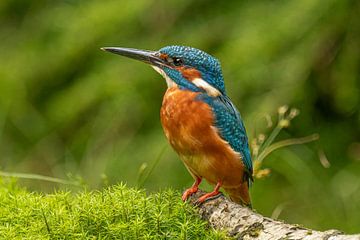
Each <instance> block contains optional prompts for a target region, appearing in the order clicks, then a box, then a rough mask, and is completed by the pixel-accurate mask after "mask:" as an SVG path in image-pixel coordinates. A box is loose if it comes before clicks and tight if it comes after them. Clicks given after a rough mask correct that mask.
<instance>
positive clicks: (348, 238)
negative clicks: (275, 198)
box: [190, 190, 360, 240]
mask: <svg viewBox="0 0 360 240" xmlns="http://www.w3.org/2000/svg"><path fill="white" fill-rule="evenodd" d="M202 194H204V192H203V191H201V190H200V191H198V192H197V193H196V194H194V195H192V196H191V197H190V202H191V204H193V205H195V201H196V199H198V198H199V196H201V195H202ZM198 208H199V213H200V215H201V217H202V218H204V219H205V220H207V221H208V222H209V224H210V225H211V226H212V227H214V228H216V229H225V230H226V231H227V232H228V234H229V235H230V236H232V237H235V238H236V239H258V240H265V239H266V240H268V239H294V240H297V239H306V240H312V239H325V240H340V239H341V240H360V234H354V235H346V234H344V233H342V232H341V231H338V230H328V231H324V232H321V231H315V230H311V229H308V228H304V227H301V226H298V225H291V224H287V223H284V222H280V221H276V220H273V219H271V218H267V217H264V216H262V215H260V214H258V213H256V212H254V211H252V210H251V209H249V208H247V207H243V206H241V205H239V204H236V203H234V202H231V201H230V200H228V199H227V198H226V197H224V196H220V197H218V198H216V199H213V200H209V201H207V202H205V203H203V204H201V205H200V206H198Z"/></svg>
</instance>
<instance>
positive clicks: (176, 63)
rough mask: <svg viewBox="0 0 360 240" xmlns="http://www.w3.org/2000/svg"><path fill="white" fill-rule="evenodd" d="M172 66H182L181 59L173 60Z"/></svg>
mask: <svg viewBox="0 0 360 240" xmlns="http://www.w3.org/2000/svg"><path fill="white" fill-rule="evenodd" d="M173 64H174V65H175V66H181V65H182V64H183V61H182V59H181V58H173Z"/></svg>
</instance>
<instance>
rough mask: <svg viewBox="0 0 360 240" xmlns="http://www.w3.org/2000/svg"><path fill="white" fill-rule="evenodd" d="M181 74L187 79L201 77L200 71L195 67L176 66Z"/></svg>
mask: <svg viewBox="0 0 360 240" xmlns="http://www.w3.org/2000/svg"><path fill="white" fill-rule="evenodd" d="M177 69H178V70H179V71H180V72H181V74H182V76H183V77H184V78H186V79H187V80H190V81H192V80H194V79H195V78H201V73H200V72H199V71H198V70H196V69H195V68H186V67H177Z"/></svg>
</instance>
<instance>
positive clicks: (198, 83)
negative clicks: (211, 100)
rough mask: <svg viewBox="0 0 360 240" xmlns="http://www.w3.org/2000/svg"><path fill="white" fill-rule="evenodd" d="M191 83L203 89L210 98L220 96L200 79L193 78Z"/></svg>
mask: <svg viewBox="0 0 360 240" xmlns="http://www.w3.org/2000/svg"><path fill="white" fill-rule="evenodd" d="M192 83H193V84H195V85H196V86H197V87H199V88H202V89H204V90H205V91H206V92H207V94H208V95H209V96H211V97H217V96H220V95H221V93H220V91H219V90H217V89H216V88H214V87H213V86H211V85H210V84H209V83H207V82H206V81H205V80H204V79H202V78H195V79H194V80H192Z"/></svg>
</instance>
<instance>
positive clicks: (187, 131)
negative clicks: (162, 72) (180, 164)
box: [160, 87, 244, 186]
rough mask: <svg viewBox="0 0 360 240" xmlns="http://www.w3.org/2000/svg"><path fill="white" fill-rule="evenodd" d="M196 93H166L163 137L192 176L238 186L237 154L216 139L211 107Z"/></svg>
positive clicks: (162, 111)
mask: <svg viewBox="0 0 360 240" xmlns="http://www.w3.org/2000/svg"><path fill="white" fill-rule="evenodd" d="M197 94H198V93H194V92H191V91H184V90H179V89H178V88H177V87H172V88H169V89H168V90H167V92H166V93H165V96H164V99H163V104H162V107H161V112H160V117H161V123H162V126H163V129H164V132H165V135H166V137H167V138H168V140H169V142H170V144H171V145H172V147H173V148H174V149H175V151H176V152H177V153H178V154H179V155H180V157H181V159H182V160H183V161H184V163H185V165H186V166H187V168H188V169H189V171H190V172H191V173H192V174H193V175H195V176H200V177H205V178H206V179H207V180H208V181H209V182H210V183H216V182H217V181H218V180H219V179H222V180H223V181H224V186H226V185H233V184H234V183H236V184H238V183H239V182H240V181H241V176H242V175H241V173H242V172H243V169H244V166H243V164H242V162H241V161H240V155H239V154H238V153H237V152H235V151H234V150H233V149H232V148H231V147H230V145H229V144H228V143H227V142H226V141H224V140H223V139H222V138H221V137H220V135H219V132H218V129H217V128H216V127H215V116H214V114H213V112H212V109H211V107H210V106H209V105H208V104H206V103H204V102H202V101H199V100H197V99H196V97H197Z"/></svg>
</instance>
